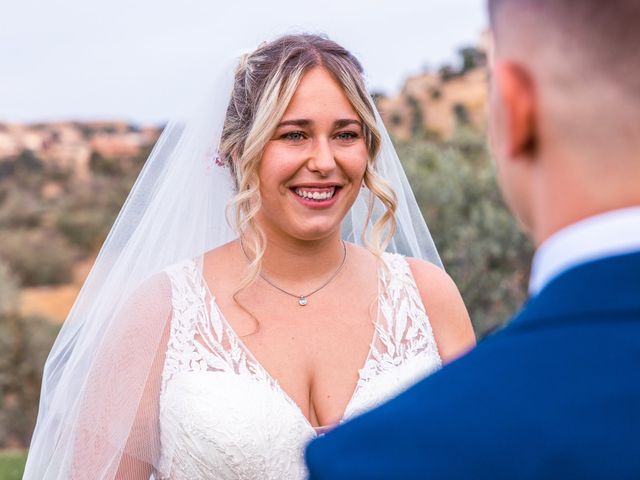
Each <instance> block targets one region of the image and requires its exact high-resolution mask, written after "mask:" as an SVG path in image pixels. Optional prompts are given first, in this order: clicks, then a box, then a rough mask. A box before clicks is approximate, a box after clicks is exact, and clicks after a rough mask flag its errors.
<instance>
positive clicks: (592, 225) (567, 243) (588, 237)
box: [529, 206, 640, 297]
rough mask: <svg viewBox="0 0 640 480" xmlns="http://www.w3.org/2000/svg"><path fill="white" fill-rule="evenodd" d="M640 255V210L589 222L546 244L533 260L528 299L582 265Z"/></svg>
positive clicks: (565, 230)
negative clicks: (551, 282)
mask: <svg viewBox="0 0 640 480" xmlns="http://www.w3.org/2000/svg"><path fill="white" fill-rule="evenodd" d="M633 251H640V206H639V207H631V208H624V209H620V210H614V211H611V212H607V213H603V214H600V215H595V216H593V217H589V218H586V219H584V220H581V221H579V222H577V223H574V224H572V225H569V226H568V227H565V228H563V229H562V230H559V231H558V232H556V233H554V234H553V235H552V236H551V237H549V238H548V239H547V240H545V241H544V242H543V243H542V245H540V247H539V248H538V250H537V251H536V254H535V255H534V257H533V265H532V268H531V279H530V281H529V295H530V296H532V297H533V296H534V295H536V294H538V293H539V292H540V290H542V289H543V288H544V286H545V285H547V284H548V283H549V282H550V281H551V280H552V279H553V278H555V277H557V276H558V275H560V274H561V273H562V272H565V271H566V270H568V269H570V268H572V267H575V266H577V265H580V264H582V263H586V262H590V261H593V260H597V259H599V258H605V257H611V256H614V255H621V254H625V253H630V252H633Z"/></svg>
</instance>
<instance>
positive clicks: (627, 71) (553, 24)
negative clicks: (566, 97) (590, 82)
mask: <svg viewBox="0 0 640 480" xmlns="http://www.w3.org/2000/svg"><path fill="white" fill-rule="evenodd" d="M488 2H489V14H490V19H491V24H492V29H493V31H494V35H495V39H496V46H497V48H500V43H501V42H511V41H512V40H513V39H514V38H518V37H517V36H518V35H522V34H523V33H522V32H521V30H522V29H523V28H524V32H525V33H524V35H529V37H533V38H529V39H528V40H527V43H526V44H523V47H524V48H529V47H531V46H532V45H533V46H534V47H535V46H536V45H538V42H540V43H539V45H540V48H541V50H542V48H545V49H553V50H556V51H557V52H558V53H559V54H560V55H563V56H564V57H565V58H566V59H567V61H571V63H572V68H574V70H575V69H576V68H577V71H578V74H579V75H583V78H585V79H588V78H589V75H594V76H598V77H600V78H605V79H607V80H611V81H613V82H615V83H616V85H618V86H619V87H621V88H622V89H624V90H625V95H626V96H628V95H629V94H631V95H632V96H633V97H635V98H637V99H639V100H640V0H488ZM523 26H524V27H523ZM515 48H518V46H516V47H515ZM534 50H535V48H534ZM547 51H550V50H547ZM522 54H523V55H527V54H528V52H522ZM530 54H533V55H535V51H534V52H531V53H530Z"/></svg>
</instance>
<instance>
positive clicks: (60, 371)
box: [24, 62, 441, 480]
mask: <svg viewBox="0 0 640 480" xmlns="http://www.w3.org/2000/svg"><path fill="white" fill-rule="evenodd" d="M219 70H220V71H221V72H222V73H221V74H220V76H219V78H218V79H217V81H215V82H214V83H213V85H212V86H210V88H209V90H210V93H209V94H208V95H207V96H206V98H207V100H205V101H203V102H200V103H199V104H198V106H197V108H195V110H194V112H195V113H193V114H192V115H191V116H190V118H188V119H187V120H186V121H184V122H180V123H172V124H169V125H168V126H167V127H166V128H165V129H164V131H163V133H162V135H161V137H160V139H159V140H158V142H157V144H156V146H155V148H154V149H153V152H152V153H151V155H150V157H149V159H148V160H147V162H146V164H145V166H144V169H143V170H142V172H141V173H140V176H139V178H138V180H137V182H136V183H135V185H134V187H133V189H132V191H131V193H130V195H129V197H128V199H127V201H126V203H125V205H124V207H123V208H122V211H121V212H120V215H119V216H118V218H117V220H116V222H115V224H114V226H113V228H112V229H111V232H110V234H109V236H108V237H107V240H106V241H105V243H104V245H103V247H102V249H101V251H100V254H99V256H98V258H97V260H96V262H95V265H94V267H93V269H92V270H91V272H90V274H89V276H88V278H87V280H86V282H85V284H84V286H83V287H82V290H81V292H80V294H79V296H78V298H77V300H76V302H75V304H74V306H73V308H72V310H71V312H70V314H69V316H68V318H67V320H66V321H65V323H64V326H63V328H62V330H61V331H60V334H59V336H58V338H57V340H56V342H55V345H54V346H53V349H52V351H51V353H50V355H49V358H48V360H47V363H46V366H45V371H44V379H43V384H42V394H41V399H40V410H39V414H38V422H37V425H36V429H35V432H34V435H33V439H32V442H31V448H30V451H29V456H28V460H27V466H26V470H25V476H24V478H25V479H29V480H31V479H33V480H36V479H37V480H43V479H69V478H73V479H92V480H93V479H113V478H123V479H141V478H145V479H148V478H153V476H154V472H155V475H156V478H159V477H162V476H163V475H165V474H166V473H167V471H168V469H169V468H170V464H171V452H167V451H165V450H166V449H165V448H163V451H162V455H160V445H161V433H162V432H161V431H160V429H159V426H158V421H157V420H158V414H159V405H158V396H159V391H160V388H161V387H160V385H161V377H162V370H163V365H164V352H165V349H166V343H167V338H168V326H169V319H170V315H171V313H170V312H171V297H170V295H171V290H170V285H169V284H168V280H167V277H166V275H162V274H161V273H160V272H162V271H163V269H165V268H166V267H168V266H170V265H172V264H175V263H176V262H178V261H180V260H183V259H187V258H195V257H198V256H199V255H201V254H202V253H203V252H205V251H207V250H210V249H213V248H215V247H217V246H219V245H222V244H224V243H226V242H228V241H229V240H231V239H233V238H235V237H236V234H235V232H234V231H233V229H232V228H231V227H230V226H229V225H228V224H227V222H226V219H225V207H226V205H227V203H228V202H229V200H230V199H231V197H232V196H233V195H234V191H233V185H232V179H231V174H230V171H229V169H228V168H224V167H221V166H220V165H218V164H217V163H216V159H217V155H216V152H217V150H218V142H219V140H220V134H221V130H222V126H223V121H224V117H225V112H226V109H227V105H228V102H229V99H230V92H231V88H232V82H233V78H234V75H233V74H234V66H233V65H231V62H229V63H228V64H226V63H225V64H222V63H221V66H220V69H219ZM376 115H377V123H378V128H379V129H380V132H381V133H382V144H381V149H380V153H379V155H378V158H377V162H376V169H377V170H378V172H379V173H380V175H381V176H382V177H383V178H384V179H385V180H386V181H387V182H389V184H390V185H391V186H392V188H393V189H394V190H395V192H396V194H397V197H398V198H397V200H398V212H397V224H398V229H397V232H396V234H395V236H394V238H393V241H392V242H391V244H390V245H389V248H388V250H389V251H393V252H399V253H402V254H405V255H409V256H412V257H417V258H422V259H425V260H428V261H431V262H433V263H435V264H437V265H439V266H441V264H440V260H439V257H438V254H437V251H436V248H435V246H434V244H433V241H432V239H431V236H430V234H429V231H428V229H427V226H426V224H425V222H424V220H423V218H422V216H421V214H420V211H419V209H418V206H417V204H416V201H415V198H414V196H413V194H412V191H411V188H410V186H409V184H408V182H407V179H406V176H405V174H404V171H403V169H402V166H401V164H400V161H399V159H398V156H397V155H396V152H395V149H394V147H393V145H392V143H391V140H390V139H389V136H388V134H387V132H386V129H385V127H384V125H383V123H382V120H381V118H380V116H379V115H378V114H377V112H376ZM369 195H370V193H369V191H368V190H366V189H363V190H362V192H361V194H360V196H359V198H358V199H357V201H356V202H355V204H354V205H353V207H352V209H351V211H350V212H349V214H348V215H347V217H346V218H345V220H344V226H343V232H344V234H343V236H344V238H345V239H348V240H349V241H352V242H355V243H361V237H362V235H361V234H362V232H363V230H365V229H368V228H370V227H371V224H372V223H373V222H375V220H376V218H377V214H379V212H381V211H382V205H381V204H378V205H376V208H375V212H376V213H375V214H374V216H373V219H372V221H371V222H370V224H369V225H364V224H363V223H364V219H366V218H367V215H366V212H367V208H368V207H367V203H368V196H369Z"/></svg>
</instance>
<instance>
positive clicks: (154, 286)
mask: <svg viewBox="0 0 640 480" xmlns="http://www.w3.org/2000/svg"><path fill="white" fill-rule="evenodd" d="M170 295H171V290H170V284H169V280H168V278H167V277H166V275H164V274H161V275H156V276H154V277H153V278H152V279H150V280H147V281H146V282H145V283H144V284H143V285H142V286H141V287H139V288H138V289H137V290H136V291H135V293H134V294H133V295H132V296H131V298H130V299H129V300H128V301H127V302H126V304H125V305H124V306H123V307H122V308H121V309H120V310H119V312H118V313H117V314H116V317H115V318H114V321H113V322H112V324H111V326H110V328H109V331H108V332H105V334H104V335H105V336H104V341H103V344H102V345H101V347H100V350H99V351H98V353H97V354H96V356H95V360H94V365H93V366H92V369H91V374H90V376H89V378H88V380H87V386H86V389H85V390H84V393H83V397H82V401H81V402H80V409H79V414H78V419H77V422H76V434H75V441H74V452H73V454H72V475H71V478H73V479H87V478H105V479H120V480H143V479H144V480H148V479H149V477H150V476H151V475H152V474H153V473H154V471H155V469H156V467H157V466H158V464H159V461H160V429H159V424H158V419H159V396H160V386H161V378H162V370H163V366H164V358H165V351H166V345H167V341H168V336H169V326H170V317H171V301H170Z"/></svg>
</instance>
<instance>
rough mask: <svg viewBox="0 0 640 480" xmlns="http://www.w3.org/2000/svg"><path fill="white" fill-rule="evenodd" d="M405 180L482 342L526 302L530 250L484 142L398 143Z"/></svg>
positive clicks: (469, 136)
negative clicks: (408, 183) (410, 187)
mask: <svg viewBox="0 0 640 480" xmlns="http://www.w3.org/2000/svg"><path fill="white" fill-rule="evenodd" d="M399 154H400V157H401V158H402V159H403V163H404V164H405V168H406V170H407V175H408V177H409V181H410V183H411V185H412V186H413V190H414V193H415V195H416V199H417V200H418V203H419V204H420V208H421V210H422V213H423V215H424V217H425V218H426V220H427V224H428V225H429V228H430V230H431V233H432V235H433V238H434V241H435V243H436V245H437V247H438V251H439V252H440V256H441V258H442V261H443V263H444V265H445V268H446V269H447V272H448V273H449V274H450V275H451V277H452V278H453V280H454V281H455V282H456V284H457V285H458V287H459V288H460V292H461V293H462V297H463V298H464V300H465V303H466V305H467V308H468V310H469V314H470V315H471V319H472V321H473V324H474V327H475V329H476V332H477V333H478V334H479V335H480V336H482V335H483V334H485V333H486V332H488V331H489V330H492V329H493V328H495V327H497V326H499V325H500V324H502V323H503V322H504V321H506V320H507V319H508V318H509V317H510V316H511V315H512V314H513V313H514V311H515V310H516V309H517V308H518V307H519V305H520V304H521V303H522V302H523V300H524V299H525V297H526V285H527V281H528V274H529V264H530V260H531V255H532V251H533V250H532V247H531V244H530V243H529V241H528V239H527V238H526V236H525V235H524V234H523V233H522V232H521V231H520V229H519V227H518V225H517V224H516V222H515V220H514V219H513V217H512V216H511V214H510V213H509V211H508V209H507V208H506V207H505V206H504V204H503V202H502V198H501V196H500V191H499V189H498V186H497V182H496V177H495V170H494V168H493V164H492V162H491V159H490V157H489V154H488V152H487V150H486V148H485V144H484V139H483V138H482V137H481V136H480V135H479V134H478V133H476V132H473V131H471V130H461V131H459V132H458V134H457V136H456V137H454V139H453V140H451V141H450V142H449V143H447V144H441V143H440V144H439V143H433V142H428V141H417V140H414V141H412V142H411V143H408V144H404V145H400V146H399Z"/></svg>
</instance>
